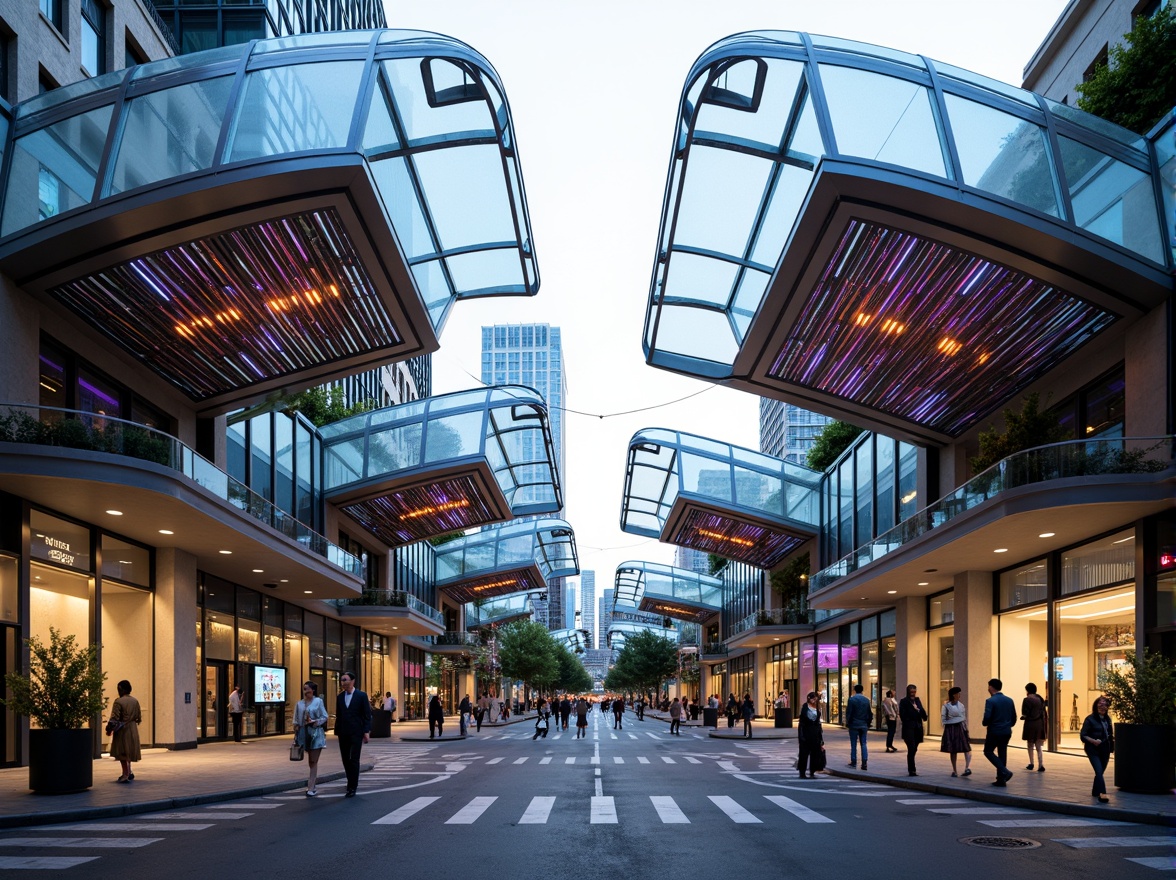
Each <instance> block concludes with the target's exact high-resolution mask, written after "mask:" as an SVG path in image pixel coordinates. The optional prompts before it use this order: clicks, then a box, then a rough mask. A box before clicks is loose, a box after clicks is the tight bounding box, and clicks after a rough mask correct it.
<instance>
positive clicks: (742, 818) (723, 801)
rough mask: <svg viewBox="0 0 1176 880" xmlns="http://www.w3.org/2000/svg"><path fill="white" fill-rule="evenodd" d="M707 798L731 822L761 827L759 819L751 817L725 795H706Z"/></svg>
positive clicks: (732, 799)
mask: <svg viewBox="0 0 1176 880" xmlns="http://www.w3.org/2000/svg"><path fill="white" fill-rule="evenodd" d="M707 797H708V800H710V801H711V802H712V803H713V804H714V805H715V806H716V807H718V808H719V809H720V810H722V811H723V812H724V813H726V814H727V815H728V816H730V817H731V821H732V822H737V823H739V824H740V825H762V824H763V823H762V822H760V820H759V819H757V818H756V817H755V816H753V815H751V813H749V812H748V811H747V810H745V809H743V807H741V806H739V804H737V803H735V799H734V798H730V797H727V796H726V795H718V796H716V795H713V794H712V795H708V796H707Z"/></svg>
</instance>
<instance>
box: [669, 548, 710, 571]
mask: <svg viewBox="0 0 1176 880" xmlns="http://www.w3.org/2000/svg"><path fill="white" fill-rule="evenodd" d="M674 566H675V568H684V569H686V570H687V571H696V572H698V573H699V574H709V573H710V560H709V559H708V558H707V554H706V553H704V552H703V551H702V550H695V549H694V548H692V547H675V548H674Z"/></svg>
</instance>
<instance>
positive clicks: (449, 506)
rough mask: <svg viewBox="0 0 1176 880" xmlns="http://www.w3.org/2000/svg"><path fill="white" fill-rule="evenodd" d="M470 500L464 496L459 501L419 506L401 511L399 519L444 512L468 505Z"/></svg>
mask: <svg viewBox="0 0 1176 880" xmlns="http://www.w3.org/2000/svg"><path fill="white" fill-rule="evenodd" d="M469 506H470V502H469V500H468V499H466V498H462V499H461V500H460V501H446V502H445V503H444V504H434V505H431V506H429V507H421V508H418V509H417V510H410V511H409V512H408V513H402V514H401V515H400V520H401V522H403V521H404V520H406V519H417V518H418V517H422V516H429V515H430V514H434V513H444V512H445V511H447V510H457V509H459V508H462V507H469Z"/></svg>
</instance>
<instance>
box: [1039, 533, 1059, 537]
mask: <svg viewBox="0 0 1176 880" xmlns="http://www.w3.org/2000/svg"><path fill="white" fill-rule="evenodd" d="M1055 534H1057V533H1056V532H1042V533H1041V534H1040V535H1038V536H1037V537H1039V538H1052V537H1053V536H1054V535H1055Z"/></svg>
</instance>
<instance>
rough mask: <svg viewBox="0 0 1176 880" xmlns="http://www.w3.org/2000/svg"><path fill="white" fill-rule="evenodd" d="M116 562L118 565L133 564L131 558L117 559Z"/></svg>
mask: <svg viewBox="0 0 1176 880" xmlns="http://www.w3.org/2000/svg"><path fill="white" fill-rule="evenodd" d="M118 564H119V565H134V563H133V562H131V560H129V559H120V560H119V561H118Z"/></svg>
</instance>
